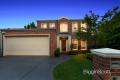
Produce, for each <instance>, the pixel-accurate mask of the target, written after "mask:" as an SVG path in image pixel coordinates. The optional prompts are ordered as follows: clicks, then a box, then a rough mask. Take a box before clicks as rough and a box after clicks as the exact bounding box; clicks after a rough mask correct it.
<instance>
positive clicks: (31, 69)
mask: <svg viewBox="0 0 120 80" xmlns="http://www.w3.org/2000/svg"><path fill="white" fill-rule="evenodd" d="M67 59H69V57H68V56H62V57H59V58H53V57H45V56H44V57H41V56H35V57H33V56H32V57H30V56H29V57H25V56H19V57H18V56H7V57H3V58H0V80H53V75H52V74H53V73H52V71H53V68H54V67H55V65H56V64H59V63H61V62H63V61H65V60H67Z"/></svg>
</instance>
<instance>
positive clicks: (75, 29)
mask: <svg viewBox="0 0 120 80" xmlns="http://www.w3.org/2000/svg"><path fill="white" fill-rule="evenodd" d="M76 31H78V23H77V22H73V23H72V32H76Z"/></svg>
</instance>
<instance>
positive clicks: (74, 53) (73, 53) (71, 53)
mask: <svg viewBox="0 0 120 80" xmlns="http://www.w3.org/2000/svg"><path fill="white" fill-rule="evenodd" d="M67 53H68V55H76V54H77V51H68V52H67Z"/></svg>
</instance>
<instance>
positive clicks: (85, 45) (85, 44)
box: [81, 40, 87, 50]
mask: <svg viewBox="0 0 120 80" xmlns="http://www.w3.org/2000/svg"><path fill="white" fill-rule="evenodd" d="M83 42H84V43H83ZM83 44H84V46H83V47H85V48H84V49H83V48H82V45H83ZM81 50H87V40H81Z"/></svg>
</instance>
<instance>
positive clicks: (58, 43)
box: [57, 36, 60, 48]
mask: <svg viewBox="0 0 120 80" xmlns="http://www.w3.org/2000/svg"><path fill="white" fill-rule="evenodd" d="M57 48H60V37H59V36H57Z"/></svg>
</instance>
